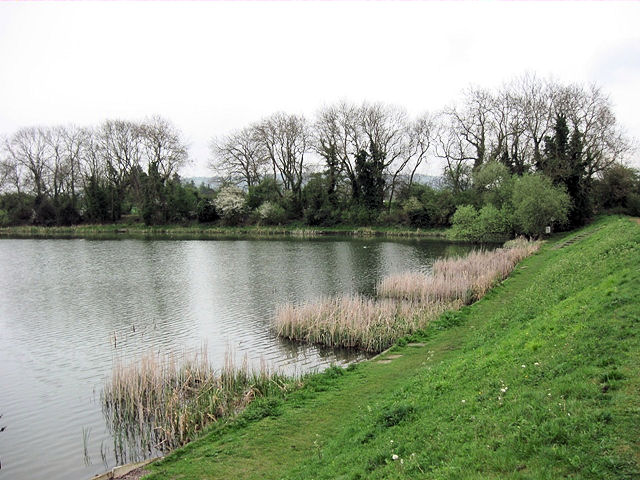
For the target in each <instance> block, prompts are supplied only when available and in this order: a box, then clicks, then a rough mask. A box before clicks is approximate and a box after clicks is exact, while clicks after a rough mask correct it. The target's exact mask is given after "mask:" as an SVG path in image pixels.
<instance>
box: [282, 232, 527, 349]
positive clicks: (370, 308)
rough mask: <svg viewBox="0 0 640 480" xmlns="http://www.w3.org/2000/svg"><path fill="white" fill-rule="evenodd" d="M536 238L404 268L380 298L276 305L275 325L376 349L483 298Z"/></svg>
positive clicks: (311, 339)
mask: <svg viewBox="0 0 640 480" xmlns="http://www.w3.org/2000/svg"><path fill="white" fill-rule="evenodd" d="M538 248H539V243H534V242H529V241H527V240H524V239H517V240H513V241H511V242H507V243H506V244H505V246H504V247H503V248H499V249H497V250H493V251H482V250H481V251H474V252H471V253H470V254H469V255H467V256H465V257H460V258H449V259H443V260H438V261H436V262H435V263H434V266H433V272H432V273H431V274H424V273H413V272H407V273H402V274H399V275H392V276H390V277H387V278H385V279H384V280H382V281H381V282H380V283H379V285H378V287H377V293H378V297H379V298H378V299H371V298H366V297H363V296H341V297H337V298H326V299H323V300H320V301H317V302H313V303H305V304H302V305H295V304H292V303H287V304H284V305H281V306H280V307H278V309H277V311H276V315H275V319H274V329H275V331H276V333H277V334H278V335H279V336H280V337H283V338H287V339H290V340H296V341H301V342H305V343H316V344H322V345H326V346H330V347H353V348H358V349H361V350H365V351H369V352H380V351H382V350H384V349H385V348H387V347H389V346H390V345H392V344H393V343H394V342H395V341H397V340H398V339H399V338H401V337H403V336H405V335H408V334H411V333H413V332H415V331H417V330H420V329H422V328H424V327H425V326H426V325H427V324H428V323H429V322H430V321H431V320H433V319H435V318H436V317H438V316H439V315H440V314H441V313H442V312H444V311H445V310H452V309H457V308H460V306H461V305H463V304H468V303H471V302H473V301H475V300H477V299H478V298H480V297H482V296H483V295H484V294H485V293H486V292H487V290H489V288H491V287H492V286H493V285H494V284H495V283H496V282H497V281H500V280H502V279H504V278H505V277H506V276H507V275H509V273H510V272H511V271H512V270H513V268H514V267H515V265H516V264H517V263H518V262H519V261H520V260H522V259H523V258H525V257H527V256H529V255H531V254H532V253H533V252H535V251H536V250H537V249H538Z"/></svg>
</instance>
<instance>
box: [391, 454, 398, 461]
mask: <svg viewBox="0 0 640 480" xmlns="http://www.w3.org/2000/svg"><path fill="white" fill-rule="evenodd" d="M391 458H392V459H393V460H397V459H398V458H400V457H398V455H396V454H395V453H394V454H393V455H391Z"/></svg>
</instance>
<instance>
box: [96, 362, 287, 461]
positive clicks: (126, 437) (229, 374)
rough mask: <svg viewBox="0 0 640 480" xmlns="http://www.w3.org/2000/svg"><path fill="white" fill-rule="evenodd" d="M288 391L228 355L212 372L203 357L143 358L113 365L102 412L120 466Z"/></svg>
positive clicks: (281, 381)
mask: <svg viewBox="0 0 640 480" xmlns="http://www.w3.org/2000/svg"><path fill="white" fill-rule="evenodd" d="M286 388H287V383H286V381H285V378H284V377H283V376H281V375H279V374H277V373H274V372H272V371H270V370H269V369H268V368H267V367H266V366H265V365H264V364H263V365H262V366H261V368H260V369H259V370H251V369H249V367H248V365H247V360H246V357H245V359H244V361H243V362H242V364H241V365H240V366H237V365H235V363H234V360H233V356H232V355H231V354H227V356H226V360H225V365H224V367H223V368H222V369H221V370H220V371H217V370H214V369H213V367H212V366H211V365H210V364H209V361H208V358H207V354H206V351H205V350H204V349H202V351H201V352H200V353H199V354H193V355H186V354H185V355H184V356H182V357H178V356H176V355H159V354H147V355H145V356H144V357H143V358H142V359H141V361H139V362H136V363H133V364H128V365H127V364H124V363H118V364H117V365H116V366H115V367H114V369H113V372H112V376H111V378H110V380H109V381H108V382H107V384H106V386H105V388H104V390H103V392H102V395H101V400H102V409H103V413H104V416H105V418H106V420H107V425H108V427H109V429H110V431H111V433H112V435H113V438H114V450H115V454H116V458H117V460H119V461H121V462H125V461H131V460H138V459H140V458H142V457H144V456H145V455H148V454H153V453H156V452H166V451H169V450H171V449H174V448H176V447H178V446H180V445H184V444H185V443H187V442H189V441H191V440H193V438H194V437H195V436H196V435H197V434H198V433H199V432H200V431H202V429H203V428H204V427H205V426H206V425H208V424H210V423H211V422H215V421H217V420H218V419H220V418H223V417H228V416H230V415H234V414H236V413H237V412H238V411H240V410H242V409H243V408H244V407H246V406H247V405H248V404H249V402H251V400H252V399H253V398H254V397H257V396H263V395H267V394H269V393H271V392H273V391H281V390H282V389H286Z"/></svg>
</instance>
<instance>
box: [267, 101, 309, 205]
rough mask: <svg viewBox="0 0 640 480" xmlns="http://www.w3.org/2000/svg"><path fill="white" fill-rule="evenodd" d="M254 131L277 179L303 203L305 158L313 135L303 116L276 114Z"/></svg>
mask: <svg viewBox="0 0 640 480" xmlns="http://www.w3.org/2000/svg"><path fill="white" fill-rule="evenodd" d="M255 131H256V134H257V136H258V139H259V141H260V143H261V144H262V147H263V148H264V150H265V152H266V154H267V157H268V158H269V160H270V161H271V167H272V171H273V176H274V179H275V180H276V181H278V182H280V183H281V184H282V186H283V187H284V189H285V190H289V191H291V192H292V193H293V195H294V198H295V199H296V201H298V202H301V200H302V181H303V176H304V172H305V167H306V165H305V154H306V153H307V152H308V151H309V148H310V146H311V131H310V129H309V126H308V124H307V121H306V120H305V118H304V117H302V116H297V115H289V114H285V113H276V114H274V115H272V116H271V117H268V118H266V119H264V120H263V121H261V122H260V123H258V124H257V125H256V126H255Z"/></svg>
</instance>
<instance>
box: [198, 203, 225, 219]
mask: <svg viewBox="0 0 640 480" xmlns="http://www.w3.org/2000/svg"><path fill="white" fill-rule="evenodd" d="M196 212H197V216H198V222H200V223H210V222H215V221H216V220H218V219H219V218H220V215H218V212H216V208H215V207H214V206H213V203H211V201H209V200H207V199H206V198H202V199H200V201H199V202H198V205H197V207H196Z"/></svg>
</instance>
